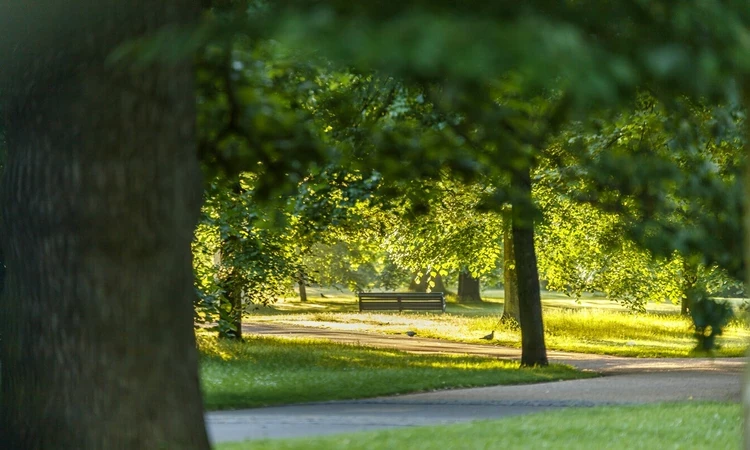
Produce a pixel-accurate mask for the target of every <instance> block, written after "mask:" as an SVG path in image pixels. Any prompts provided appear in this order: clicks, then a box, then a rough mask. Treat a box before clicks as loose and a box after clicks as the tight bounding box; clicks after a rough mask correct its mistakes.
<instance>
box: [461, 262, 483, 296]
mask: <svg viewBox="0 0 750 450" xmlns="http://www.w3.org/2000/svg"><path fill="white" fill-rule="evenodd" d="M458 301H459V302H474V303H476V302H481V301H482V294H481V292H480V288H479V278H474V277H472V276H471V274H470V273H469V272H468V271H467V270H462V271H461V272H460V273H459V274H458Z"/></svg>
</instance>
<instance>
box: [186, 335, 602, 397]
mask: <svg viewBox="0 0 750 450" xmlns="http://www.w3.org/2000/svg"><path fill="white" fill-rule="evenodd" d="M198 346H199V349H200V354H201V381H202V385H203V392H204V401H205V404H206V408H207V409H210V410H216V409H232V408H247V407H257V406H266V405H278V404H285V403H302V402H313V401H324V400H343V399H354V398H367V397H375V396H380V395H391V394H399V393H406V392H418V391H426V390H434V389H447V388H459V387H473V386H489V385H500V384H522V383H538V382H544V381H557V380H567V379H573V378H585V377H591V376H594V374H592V373H586V372H580V371H577V370H575V369H573V368H572V367H568V366H561V365H554V366H550V367H548V368H543V369H539V368H534V369H527V368H525V369H520V368H519V366H518V363H516V362H511V361H503V360H499V359H495V358H483V357H473V356H471V357H470V356H457V355H413V354H408V353H403V352H399V351H395V350H379V349H373V348H369V347H357V346H352V345H343V344H333V343H329V342H325V341H311V340H298V339H294V340H291V339H283V338H251V339H247V340H246V342H244V343H239V342H227V341H217V340H216V339H215V338H213V337H211V336H208V335H207V334H206V333H199V335H198Z"/></svg>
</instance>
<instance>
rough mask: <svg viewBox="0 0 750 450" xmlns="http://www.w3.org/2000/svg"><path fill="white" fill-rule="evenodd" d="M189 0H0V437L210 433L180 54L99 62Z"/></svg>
mask: <svg viewBox="0 0 750 450" xmlns="http://www.w3.org/2000/svg"><path fill="white" fill-rule="evenodd" d="M197 18H198V5H197V2H195V1H192V0H170V1H166V2H160V3H150V2H149V3H148V4H146V3H144V2H123V1H115V0H105V1H99V0H97V1H87V0H79V1H74V2H64V3H62V2H56V1H40V2H31V3H27V2H21V3H15V2H13V3H10V4H9V3H4V4H3V5H2V6H0V29H2V30H3V31H2V32H3V37H2V39H0V61H2V69H1V70H2V72H0V80H2V87H0V92H2V102H3V106H2V110H3V112H4V114H5V121H6V122H5V124H6V128H5V129H6V130H8V133H7V147H8V156H7V166H6V168H5V171H4V174H3V180H2V194H1V198H0V204H1V205H2V247H3V250H4V252H5V255H6V257H7V267H8V270H7V274H6V285H5V289H4V291H3V294H2V297H0V314H1V315H0V359H1V360H2V373H1V381H0V398H2V408H0V447H2V448H9V449H10V448H13V449H101V448H121V449H143V448H180V449H207V448H208V447H209V444H208V439H207V436H206V431H205V428H204V425H203V411H202V407H201V404H202V403H201V398H200V390H199V383H198V376H197V369H198V365H197V364H198V358H197V351H196V348H195V338H194V334H193V314H192V303H193V302H192V300H193V298H194V295H195V293H194V290H193V283H192V278H193V277H192V267H191V254H190V241H191V239H192V234H193V233H192V232H193V228H194V226H195V224H196V222H197V220H198V215H199V211H200V202H201V182H200V180H201V176H200V170H199V166H198V159H197V157H196V143H195V130H194V123H195V108H194V83H193V79H194V76H193V73H194V72H193V70H192V68H191V65H190V64H189V61H185V62H179V61H175V62H174V63H173V64H165V63H159V62H154V63H152V64H148V65H145V66H141V67H138V68H133V67H124V66H119V65H110V64H108V63H107V60H108V57H109V56H110V54H111V52H112V51H113V50H114V49H116V48H117V47H118V46H119V45H121V44H122V43H124V42H126V41H129V40H131V39H133V38H136V37H139V36H142V35H143V34H146V33H154V32H157V31H159V30H162V29H163V27H166V26H168V27H172V28H174V29H177V28H179V27H185V26H190V25H191V24H194V23H195V22H196V20H197Z"/></svg>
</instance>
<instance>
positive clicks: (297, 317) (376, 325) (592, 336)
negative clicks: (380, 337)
mask: <svg viewBox="0 0 750 450" xmlns="http://www.w3.org/2000/svg"><path fill="white" fill-rule="evenodd" d="M350 302H354V300H353V299H351V300H350ZM551 302H552V303H553V304H554V306H547V307H545V309H544V325H545V338H546V343H547V347H548V348H549V349H552V350H562V351H574V352H582V353H595V354H608V355H618V356H636V357H685V356H691V355H693V353H692V351H693V349H694V348H695V345H696V341H695V339H694V337H693V328H692V322H691V320H690V318H688V317H684V316H680V315H679V314H675V313H669V312H665V311H668V308H666V307H662V310H659V312H651V313H637V314H635V313H631V312H627V311H623V310H618V309H614V308H611V309H598V308H590V307H578V306H579V305H578V304H576V303H574V302H572V301H568V304H570V305H572V307H570V308H565V307H562V306H561V305H564V304H565V303H564V302H563V300H562V299H559V298H554V299H552V300H551ZM587 302H588V303H591V304H599V303H602V302H604V300H597V299H591V300H587ZM597 302H598V303H597ZM341 305H342V303H341V301H337V303H336V306H335V308H334V309H333V311H331V310H325V309H324V310H320V309H315V310H313V311H315V312H309V311H311V310H309V309H308V310H304V309H297V310H295V312H287V313H285V314H277V315H265V314H258V315H254V316H252V318H251V319H252V320H259V321H271V322H280V323H290V324H298V325H306V326H325V327H329V328H331V329H338V330H349V331H369V332H378V333H386V334H400V333H404V332H406V331H407V330H412V331H416V332H417V333H418V335H419V336H422V337H433V338H439V339H446V340H452V341H458V342H471V343H487V342H486V341H483V340H481V339H480V338H481V337H482V336H484V335H485V334H487V333H489V332H490V331H491V330H493V329H494V330H495V340H494V341H492V342H491V344H495V345H503V346H510V347H520V343H521V342H520V341H521V336H520V331H519V329H518V328H517V327H514V326H512V325H508V324H502V323H498V317H499V316H500V314H501V311H502V306H501V305H498V303H495V302H488V303H485V304H474V305H469V306H466V307H464V306H462V305H453V307H449V309H448V312H447V313H445V314H435V313H411V312H404V313H398V312H392V313H391V312H377V313H359V312H352V311H351V309H350V311H349V312H346V311H342V306H341ZM350 306H351V308H354V306H353V304H352V305H350ZM305 311H307V312H305ZM749 339H750V328H749V327H748V325H747V323H746V322H744V321H741V320H734V321H732V322H731V323H730V324H729V326H727V327H726V329H725V330H724V334H723V335H722V336H721V337H719V339H718V340H717V343H718V344H719V345H720V348H719V349H718V350H717V351H716V352H715V353H714V355H716V356H742V355H743V354H744V353H745V351H746V349H747V345H748V340H749Z"/></svg>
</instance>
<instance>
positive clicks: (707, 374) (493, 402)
mask: <svg viewBox="0 0 750 450" xmlns="http://www.w3.org/2000/svg"><path fill="white" fill-rule="evenodd" d="M243 331H244V332H246V333H248V334H262V335H277V336H279V335H281V336H289V337H303V338H316V339H329V340H331V341H334V342H345V343H355V344H360V345H368V346H373V347H383V348H396V349H400V350H404V351H408V352H414V353H460V354H473V355H482V356H494V357H500V358H507V359H519V358H520V350H519V349H514V348H506V347H498V346H494V345H483V344H464V343H455V342H446V341H440V340H437V339H427V338H419V337H413V338H409V337H407V336H402V335H379V334H374V333H362V332H350V331H333V330H327V329H323V328H313V327H300V326H289V325H272V324H246V325H245V326H243ZM548 355H549V359H550V362H554V363H563V364H570V365H573V366H576V367H579V368H581V369H583V370H593V371H597V372H599V373H601V374H603V375H604V376H603V377H601V378H593V379H585V380H572V381H560V382H555V383H542V384H531V385H520V386H493V387H482V388H471V389H454V390H445V391H434V392H427V393H420V394H409V395H401V396H394V397H382V398H375V399H367V400H357V401H345V402H325V403H314V404H304V405H289V406H278V407H270V408H257V409H249V410H242V411H221V412H212V413H208V414H207V415H206V422H207V426H208V429H209V433H210V435H211V438H212V440H213V441H214V442H221V441H238V440H244V439H260V438H277V437H302V436H312V435H322V434H334V433H343V432H353V431H362V430H372V429H380V428H393V427H408V426H419V425H431V424H433V425H437V424H449V423H458V422H464V421H469V420H477V419H490V418H498V417H503V416H510V415H518V414H528V413H533V412H538V411H542V410H546V409H554V408H564V407H571V406H596V405H607V404H634V403H654V402H668V401H690V400H718V401H739V400H740V387H741V373H742V371H743V370H744V367H745V359H744V358H715V359H708V358H700V359H697V358H669V359H656V358H623V357H614V356H602V355H588V354H578V353H568V352H554V351H550V352H549V354H548Z"/></svg>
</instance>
